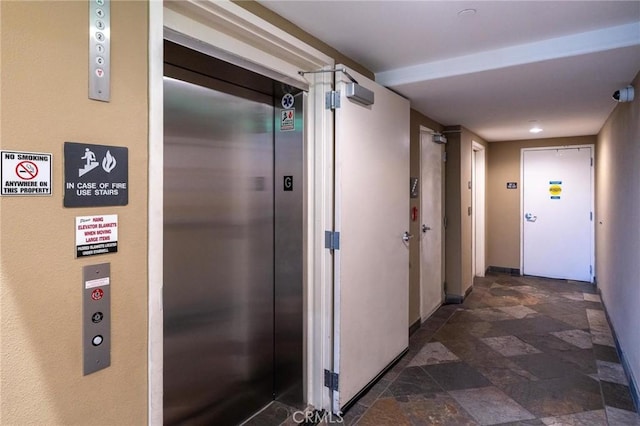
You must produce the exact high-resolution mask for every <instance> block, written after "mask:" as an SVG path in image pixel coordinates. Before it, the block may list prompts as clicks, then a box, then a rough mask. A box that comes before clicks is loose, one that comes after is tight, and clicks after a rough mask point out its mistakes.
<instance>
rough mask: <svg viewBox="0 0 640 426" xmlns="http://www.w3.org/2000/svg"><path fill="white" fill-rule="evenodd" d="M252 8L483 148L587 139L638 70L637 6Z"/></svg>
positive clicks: (308, 1) (273, 4) (326, 4)
mask: <svg viewBox="0 0 640 426" xmlns="http://www.w3.org/2000/svg"><path fill="white" fill-rule="evenodd" d="M259 1H260V3H261V4H262V5H264V6H265V7H267V8H269V9H271V10H273V11H274V12H276V13H278V14H279V15H281V16H282V17H284V18H286V19H288V20H289V21H291V22H293V23H294V24H296V25H297V26H299V27H300V28H302V29H303V30H305V31H306V32H308V33H310V34H312V35H313V36H315V37H317V38H318V39H320V40H322V41H324V42H325V43H327V44H329V45H331V46H332V47H334V48H335V49H337V50H339V51H340V52H342V53H343V54H344V55H346V56H348V57H350V58H351V59H353V60H355V61H356V62H358V63H360V64H362V65H363V66H365V67H366V68H368V69H369V70H371V71H372V72H374V73H375V75H376V81H378V82H379V83H380V84H382V85H384V86H387V87H389V88H391V89H393V90H394V91H396V92H398V93H400V94H402V95H404V96H406V97H407V98H409V99H410V100H411V106H412V108H414V109H416V110H418V111H420V112H421V113H423V114H425V115H427V116H428V117H430V118H432V119H434V120H436V121H438V122H439V123H441V124H443V125H458V124H459V125H463V126H465V127H467V128H468V129H470V130H472V131H474V132H475V133H477V134H478V135H479V136H480V137H482V138H483V139H485V140H487V141H502V140H517V139H534V138H549V137H561V136H578V135H594V134H597V133H598V131H599V130H600V128H601V127H602V125H603V124H604V121H605V120H606V118H607V117H608V115H609V114H610V113H611V111H612V110H613V108H614V107H615V105H616V102H615V101H613V100H612V99H611V95H612V93H613V92H614V91H615V90H617V89H620V88H622V87H625V86H626V85H627V84H629V83H630V82H631V80H632V79H633V78H634V77H635V75H636V74H637V73H638V71H640V1H391V0H388V1H344V0H343V1H326V0H302V1H297V0H286V1H283V0H259ZM464 9H475V10H476V13H475V14H462V15H459V14H458V13H459V12H460V11H462V10H464ZM636 98H640V87H636ZM532 120H537V121H538V123H539V125H540V127H542V128H543V129H544V131H543V132H541V133H538V134H537V135H533V134H531V133H529V131H528V129H529V128H530V127H531V121H532Z"/></svg>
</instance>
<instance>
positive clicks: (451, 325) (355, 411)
mask: <svg viewBox="0 0 640 426" xmlns="http://www.w3.org/2000/svg"><path fill="white" fill-rule="evenodd" d="M275 409H276V411H277V409H280V411H279V415H278V416H276V417H273V416H272V417H263V418H262V419H260V418H255V419H254V420H255V421H256V422H255V423H252V424H255V425H278V424H286V425H291V424H294V423H293V422H291V418H288V419H287V413H286V409H283V408H282V407H280V406H278V405H276V406H275ZM271 411H273V410H271ZM269 412H270V411H269V410H265V416H268V413H269ZM343 417H344V423H343V424H346V425H358V426H369V425H371V426H385V425H389V426H401V425H497V424H500V425H555V426H560V425H589V426H592V425H611V426H614V425H615V426H618V425H624V426H627V425H636V426H640V418H639V417H638V415H637V414H636V411H635V407H634V404H633V401H632V399H631V394H630V392H629V386H628V382H627V378H626V376H625V373H624V371H623V369H622V366H621V364H620V360H619V359H618V355H617V353H616V350H615V346H614V341H613V337H612V335H611V331H610V328H609V324H608V323H607V319H606V316H605V314H604V311H603V307H602V304H601V302H600V298H599V296H598V295H597V294H595V288H594V287H593V286H592V285H590V284H586V283H578V282H567V281H564V280H550V279H543V278H535V277H519V276H509V275H490V276H487V277H485V278H477V279H476V281H475V283H474V290H473V292H472V293H471V294H469V296H468V297H467V298H466V299H465V301H464V303H463V304H461V305H446V306H442V307H441V308H440V309H438V310H437V311H436V312H435V313H434V314H433V315H432V316H431V318H429V319H428V320H427V321H426V322H425V323H424V324H423V325H422V327H421V328H420V329H419V330H417V331H416V332H415V333H414V334H413V335H412V336H411V338H410V346H409V352H408V353H407V354H406V355H405V356H404V357H403V358H402V359H401V360H400V361H399V362H398V363H397V364H396V365H395V366H394V367H393V368H392V369H391V370H389V371H388V372H387V373H386V374H385V375H384V376H383V377H382V378H381V379H380V380H379V381H378V382H377V383H376V384H375V385H374V386H373V387H372V388H371V389H370V390H369V391H368V392H367V393H366V394H365V395H363V396H362V397H361V398H360V399H359V400H358V401H357V402H356V403H355V404H354V405H353V406H352V407H351V408H350V409H349V410H347V412H346V413H345V414H344V416H343ZM262 420H264V421H262Z"/></svg>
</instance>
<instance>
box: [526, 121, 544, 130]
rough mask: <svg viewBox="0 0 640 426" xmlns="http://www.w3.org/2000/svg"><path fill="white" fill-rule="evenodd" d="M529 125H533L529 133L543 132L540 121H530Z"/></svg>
mask: <svg viewBox="0 0 640 426" xmlns="http://www.w3.org/2000/svg"><path fill="white" fill-rule="evenodd" d="M529 123H531V128H530V129H529V132H531V133H540V132H541V131H542V127H540V123H538V120H529Z"/></svg>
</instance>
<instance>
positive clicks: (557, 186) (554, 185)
mask: <svg viewBox="0 0 640 426" xmlns="http://www.w3.org/2000/svg"><path fill="white" fill-rule="evenodd" d="M560 193H562V182H560V181H551V182H549V194H551V199H552V200H559V199H560Z"/></svg>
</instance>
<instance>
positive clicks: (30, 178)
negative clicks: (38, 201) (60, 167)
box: [0, 151, 52, 195]
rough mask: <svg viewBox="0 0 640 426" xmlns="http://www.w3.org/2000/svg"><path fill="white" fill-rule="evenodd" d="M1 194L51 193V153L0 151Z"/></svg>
mask: <svg viewBox="0 0 640 426" xmlns="http://www.w3.org/2000/svg"><path fill="white" fill-rule="evenodd" d="M0 157H1V158H2V163H1V164H2V166H1V167H0V168H1V169H2V170H1V173H0V174H1V175H2V195H51V193H52V191H51V168H52V166H51V158H52V154H43V153H38V152H21V151H0Z"/></svg>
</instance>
